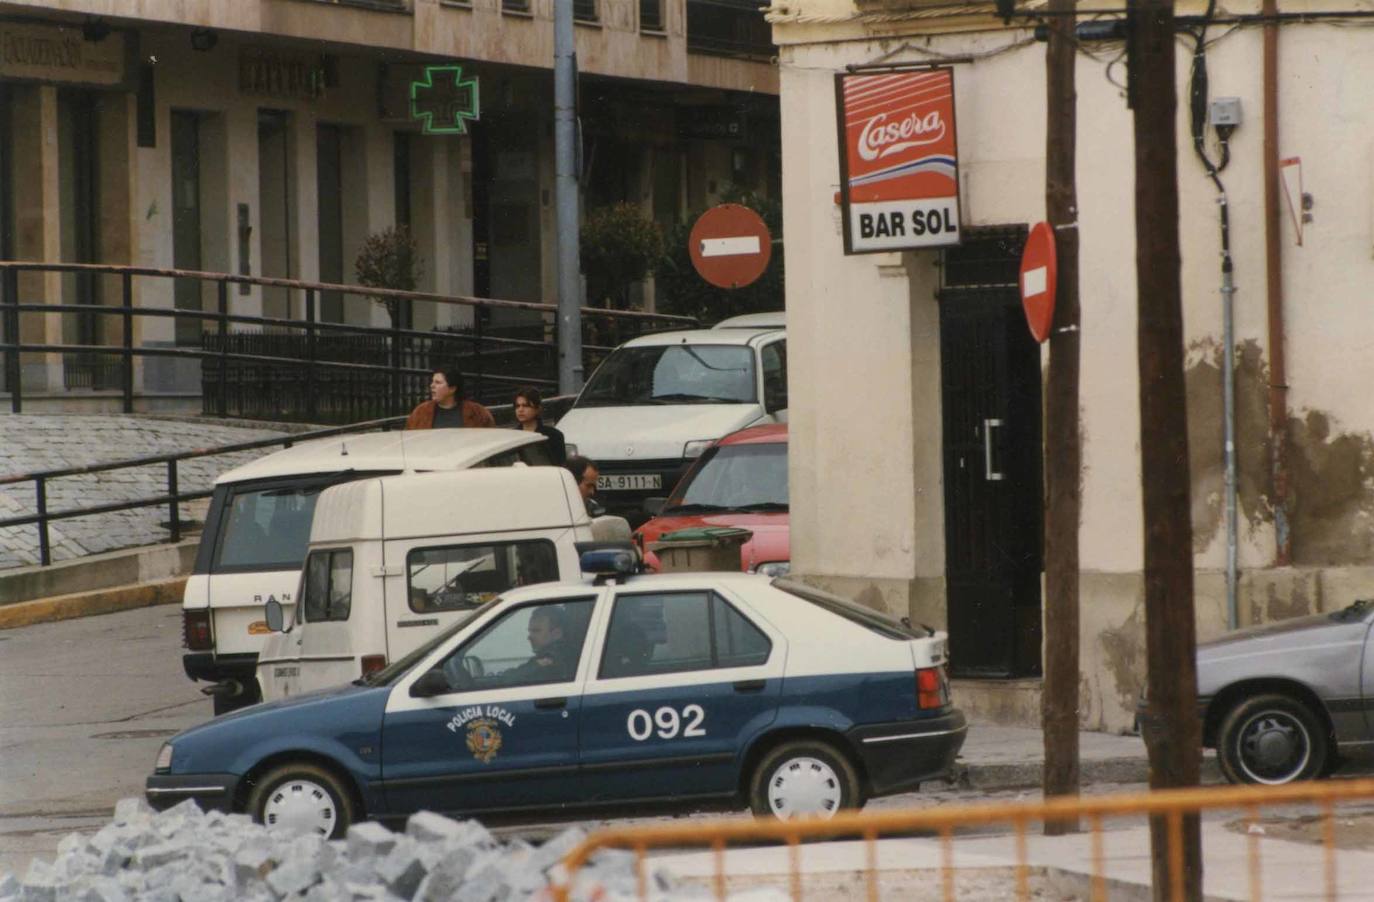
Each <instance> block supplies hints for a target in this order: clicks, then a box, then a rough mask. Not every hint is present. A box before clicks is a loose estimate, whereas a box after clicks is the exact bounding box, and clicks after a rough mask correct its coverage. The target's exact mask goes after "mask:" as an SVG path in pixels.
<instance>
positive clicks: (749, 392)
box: [577, 344, 757, 407]
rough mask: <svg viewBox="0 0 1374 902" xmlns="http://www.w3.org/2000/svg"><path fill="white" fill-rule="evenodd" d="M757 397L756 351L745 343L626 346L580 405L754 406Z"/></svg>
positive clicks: (609, 361) (590, 386)
mask: <svg viewBox="0 0 1374 902" xmlns="http://www.w3.org/2000/svg"><path fill="white" fill-rule="evenodd" d="M756 395H757V391H756V389H755V385H754V353H753V351H751V350H750V349H749V348H746V347H743V346H740V345H687V344H677V345H658V346H652V347H638V348H620V349H619V350H617V351H615V352H614V353H612V354H611V356H610V357H608V358H606V362H605V363H603V364H601V366H600V367H599V368H597V371H596V373H595V374H594V375H593V376H592V379H591V382H589V383H588V384H587V387H586V388H585V389H583V390H582V394H581V395H580V396H579V397H578V401H577V405H578V407H620V406H629V405H635V404H662V403H673V404H748V403H752V402H753V401H754V399H755V396H756Z"/></svg>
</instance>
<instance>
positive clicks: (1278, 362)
mask: <svg viewBox="0 0 1374 902" xmlns="http://www.w3.org/2000/svg"><path fill="white" fill-rule="evenodd" d="M1261 12H1262V15H1263V16H1264V19H1265V21H1264V74H1263V79H1264V256H1265V280H1266V282H1267V291H1266V299H1267V307H1268V314H1269V447H1270V460H1269V465H1270V475H1271V477H1272V480H1273V500H1272V503H1273V509H1274V543H1275V548H1274V566H1276V567H1287V566H1289V565H1291V564H1292V563H1293V537H1292V534H1291V533H1290V531H1289V522H1288V373H1287V367H1286V365H1285V358H1284V332H1283V250H1282V248H1281V246H1280V244H1279V222H1280V220H1279V26H1278V23H1277V21H1276V17H1277V15H1278V2H1277V0H1264V3H1263V6H1262V8H1261Z"/></svg>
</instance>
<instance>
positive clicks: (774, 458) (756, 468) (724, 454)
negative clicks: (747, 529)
mask: <svg viewBox="0 0 1374 902" xmlns="http://www.w3.org/2000/svg"><path fill="white" fill-rule="evenodd" d="M684 483H685V484H684V485H681V486H679V487H678V488H677V489H676V490H675V491H674V493H673V496H672V497H671V498H669V499H668V503H667V504H665V505H664V506H663V512H664V513H672V512H673V511H674V510H676V509H677V508H683V507H685V508H693V509H695V510H697V511H698V512H706V511H714V510H752V511H785V510H787V509H788V501H787V444H786V443H785V442H769V443H767V444H757V445H754V444H748V445H718V446H716V447H714V448H712V449H710V450H709V451H707V452H706V454H705V455H703V456H702V459H701V462H700V463H699V464H697V466H696V468H695V469H694V470H692V473H691V475H690V476H688V477H687V479H685V480H684ZM683 513H686V511H683Z"/></svg>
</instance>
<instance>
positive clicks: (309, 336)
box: [305, 288, 317, 423]
mask: <svg viewBox="0 0 1374 902" xmlns="http://www.w3.org/2000/svg"><path fill="white" fill-rule="evenodd" d="M305 358H306V360H305V418H306V419H307V420H308V421H310V422H311V423H313V422H315V412H316V410H317V407H316V403H315V289H313V288H307V289H306V290H305Z"/></svg>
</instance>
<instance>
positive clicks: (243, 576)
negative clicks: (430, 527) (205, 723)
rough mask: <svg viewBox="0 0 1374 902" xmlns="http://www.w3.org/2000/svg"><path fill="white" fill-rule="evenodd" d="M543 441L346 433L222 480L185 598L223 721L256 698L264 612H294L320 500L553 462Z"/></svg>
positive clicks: (476, 433)
mask: <svg viewBox="0 0 1374 902" xmlns="http://www.w3.org/2000/svg"><path fill="white" fill-rule="evenodd" d="M546 444H547V443H546V441H545V439H544V437H543V436H542V435H539V434H538V433H534V432H524V431H518V430H514V429H434V430H420V431H414V432H374V433H367V434H358V435H339V436H333V437H331V438H324V439H317V440H313V441H307V442H302V443H301V444H299V445H295V446H294V447H291V448H287V449H285V450H283V451H277V452H275V453H273V454H268V455H265V456H264V457H261V458H259V459H257V460H255V461H253V462H251V463H248V464H245V465H243V466H241V467H237V468H236V469H233V470H229V471H227V472H225V473H223V474H221V475H220V477H219V478H218V479H217V480H215V488H214V493H213V495H212V496H211V499H210V507H209V511H208V513H207V514H206V517H205V532H204V534H203V535H202V536H201V540H200V550H199V552H198V553H197V555H196V563H195V567H194V569H193V571H192V574H191V578H190V579H189V580H188V582H187V583H186V591H185V594H184V595H183V597H182V630H183V641H184V644H185V646H186V649H187V651H186V654H185V655H183V657H182V667H183V668H184V669H185V671H186V675H187V676H189V677H190V678H191V679H192V680H207V681H209V682H210V683H211V684H212V685H211V686H210V687H208V688H207V689H204V690H202V691H205V692H208V693H209V694H211V695H213V696H214V701H215V713H216V714H222V713H224V712H226V711H232V710H234V709H235V708H241V707H244V706H245V705H251V704H253V703H254V702H256V701H258V700H259V693H258V685H257V680H256V679H255V671H256V668H257V659H258V651H259V650H260V649H261V647H262V643H263V639H264V638H265V637H266V636H267V634H268V633H269V632H270V631H269V630H268V629H267V624H266V623H264V622H263V619H262V612H263V604H264V603H265V602H267V601H268V599H276V600H277V601H279V602H281V603H282V604H283V606H284V607H285V608H286V609H287V610H288V611H289V610H290V608H291V605H292V596H293V595H294V594H295V592H296V585H297V583H298V582H299V579H300V570H301V562H302V561H303V560H305V548H306V544H307V542H308V541H309V538H310V523H311V516H312V515H313V513H314V510H315V502H316V500H317V499H318V497H319V494H320V492H321V491H322V490H323V489H325V488H327V487H329V486H331V485H335V484H337V483H340V482H349V481H352V480H356V479H363V478H367V477H372V476H379V475H385V474H392V473H402V472H407V471H408V472H423V471H429V470H461V469H466V468H468V467H503V466H510V465H512V464H547V463H549V458H548V452H547V451H546V450H545V447H546Z"/></svg>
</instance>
